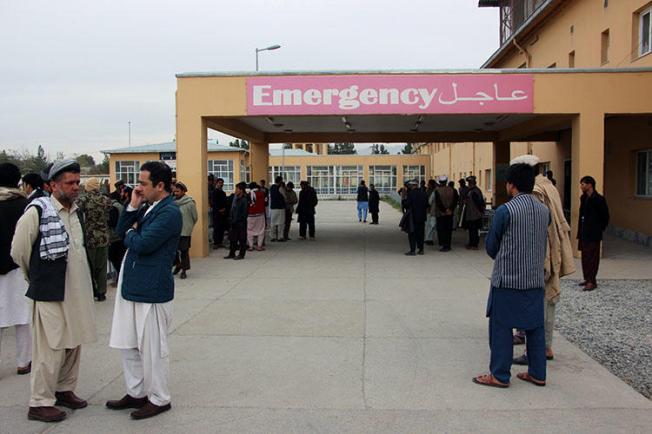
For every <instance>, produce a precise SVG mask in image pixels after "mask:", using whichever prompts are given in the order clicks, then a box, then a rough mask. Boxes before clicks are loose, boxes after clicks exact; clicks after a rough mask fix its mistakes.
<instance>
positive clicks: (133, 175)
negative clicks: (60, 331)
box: [115, 161, 140, 185]
mask: <svg viewBox="0 0 652 434" xmlns="http://www.w3.org/2000/svg"><path fill="white" fill-rule="evenodd" d="M139 172H140V162H139V161H116V162H115V177H116V179H119V180H122V181H124V182H125V184H128V185H135V184H136V183H137V182H138V173H139Z"/></svg>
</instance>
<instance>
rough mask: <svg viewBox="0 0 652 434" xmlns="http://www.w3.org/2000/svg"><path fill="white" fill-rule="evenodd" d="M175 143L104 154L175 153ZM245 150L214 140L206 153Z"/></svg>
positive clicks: (108, 150)
mask: <svg viewBox="0 0 652 434" xmlns="http://www.w3.org/2000/svg"><path fill="white" fill-rule="evenodd" d="M176 151H177V143H176V142H167V143H154V144H150V145H141V146H130V147H127V148H116V149H107V150H104V151H101V152H103V153H104V154H140V153H148V152H176ZM245 151H246V150H245V149H242V148H235V147H233V146H226V145H220V144H218V143H217V142H216V141H215V140H209V141H208V152H245Z"/></svg>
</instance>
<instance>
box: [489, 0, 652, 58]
mask: <svg viewBox="0 0 652 434" xmlns="http://www.w3.org/2000/svg"><path fill="white" fill-rule="evenodd" d="M603 4H604V1H603V0H575V1H570V2H568V3H567V4H566V5H565V6H563V7H562V8H561V10H559V11H558V12H557V13H555V14H554V15H553V16H552V17H550V18H548V20H547V21H545V22H544V24H543V25H542V26H541V27H540V28H539V29H537V30H535V31H534V32H533V33H532V34H531V35H530V36H529V37H527V38H526V39H525V40H520V39H518V38H517V39H518V41H519V45H520V46H521V47H522V48H524V49H525V50H527V52H528V53H529V54H530V56H531V63H530V65H529V67H530V68H548V67H551V66H553V65H554V66H555V67H557V68H568V67H572V66H570V65H569V53H571V52H575V56H574V63H575V64H574V67H575V68H597V67H601V66H604V67H608V68H622V67H649V66H652V54H650V53H648V54H647V55H644V56H642V57H639V55H638V52H639V50H638V38H639V34H638V15H637V13H638V12H639V11H641V10H643V9H645V8H646V7H647V6H650V5H652V2H650V1H649V0H615V1H614V0H612V1H609V2H608V7H606V8H605V7H603ZM571 29H572V30H571ZM607 29H608V30H609V56H608V59H609V60H608V62H606V63H603V62H602V59H601V57H602V56H601V53H602V49H601V46H602V42H601V41H602V32H604V31H605V30H607ZM525 62H526V56H525V54H524V53H519V50H518V49H516V48H515V47H514V48H513V49H511V51H510V53H509V55H508V56H506V57H504V58H503V59H501V60H499V61H498V62H497V63H496V64H493V65H491V67H492V68H519V67H521V66H522V65H523V64H525Z"/></svg>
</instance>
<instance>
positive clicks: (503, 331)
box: [488, 288, 546, 383]
mask: <svg viewBox="0 0 652 434" xmlns="http://www.w3.org/2000/svg"><path fill="white" fill-rule="evenodd" d="M488 316H489V348H490V349H491V360H490V363H489V370H490V371H491V373H492V374H493V376H494V377H496V379H497V380H498V381H500V382H502V383H509V380H510V378H511V367H512V359H513V357H514V343H513V341H512V329H514V328H521V329H523V330H525V336H526V346H527V356H528V363H529V366H528V373H529V374H530V376H532V377H533V378H534V379H536V380H541V381H545V380H546V333H545V326H544V324H543V290H538V291H514V290H505V289H496V288H492V291H491V296H490V298H489V306H488Z"/></svg>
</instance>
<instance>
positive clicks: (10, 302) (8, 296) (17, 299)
mask: <svg viewBox="0 0 652 434" xmlns="http://www.w3.org/2000/svg"><path fill="white" fill-rule="evenodd" d="M26 292H27V282H25V277H24V276H23V273H22V272H21V271H20V268H16V269H15V270H11V271H10V272H9V273H7V274H4V275H0V328H2V327H11V326H15V325H21V324H29V303H28V301H29V299H28V298H27V297H25V293H26Z"/></svg>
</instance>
